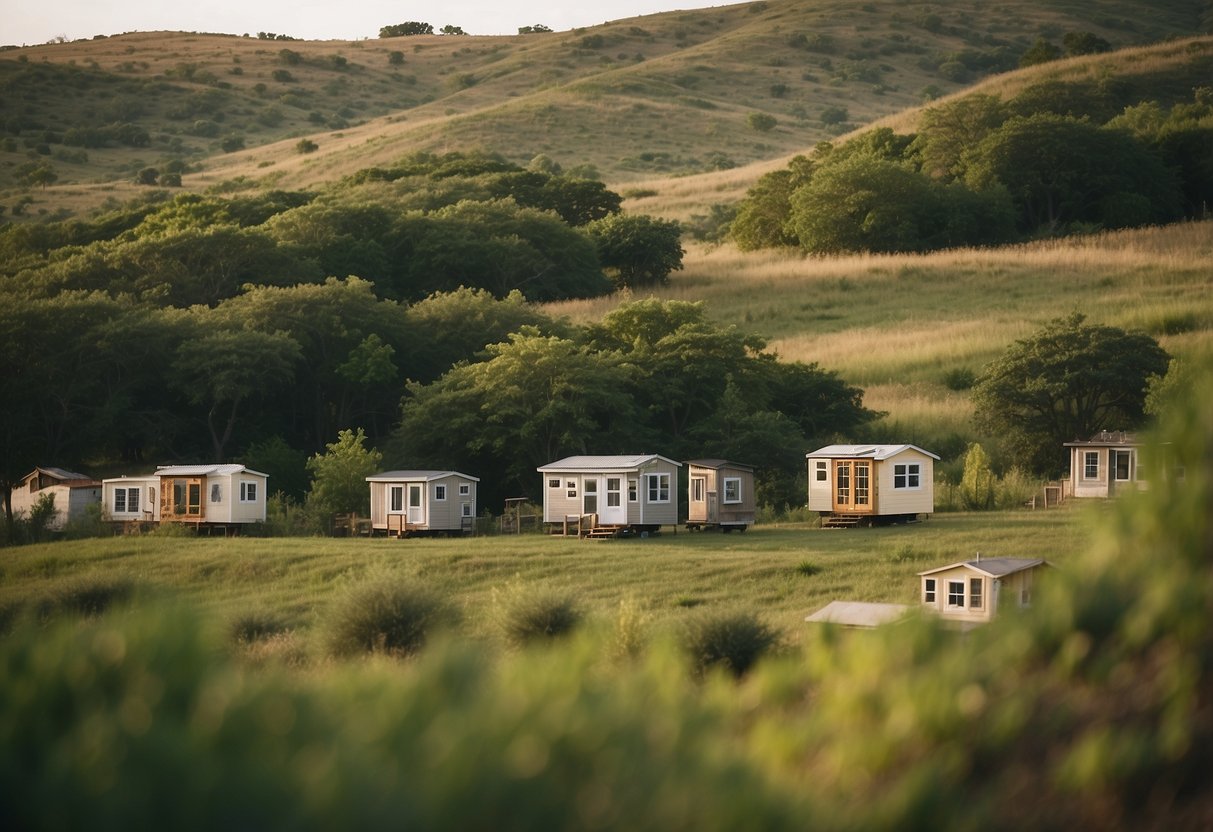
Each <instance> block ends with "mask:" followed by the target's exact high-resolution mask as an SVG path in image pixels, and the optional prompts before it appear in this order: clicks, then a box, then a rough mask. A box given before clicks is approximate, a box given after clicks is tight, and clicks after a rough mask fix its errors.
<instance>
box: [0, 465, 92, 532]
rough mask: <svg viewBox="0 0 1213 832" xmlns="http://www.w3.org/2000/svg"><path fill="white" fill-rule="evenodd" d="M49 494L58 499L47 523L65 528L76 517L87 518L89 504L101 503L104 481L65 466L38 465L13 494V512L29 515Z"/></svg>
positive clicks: (58, 527) (22, 480)
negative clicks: (101, 481)
mask: <svg viewBox="0 0 1213 832" xmlns="http://www.w3.org/2000/svg"><path fill="white" fill-rule="evenodd" d="M46 495H50V496H52V497H53V498H54V500H55V513H54V515H53V516H52V517H51V519H50V522H49V523H47V528H48V529H50V530H51V531H57V532H58V531H63V529H64V527H65V526H66V525H67V524H68V523H70V522H71V521H73V520H80V519H83V518H84V516H85V513H86V512H87V511H88V507H89V506H91V505H96V504H97V503H100V502H101V483H100V481H98V480H95V479H93V478H92V477H90V476H88V475H87V474H79V473H76V472H75V471H67V470H65V469H63V468H52V467H46V468H43V467H38V468H35V469H34V470H33V471H30V472H29V473H28V474H26V475H25V476H24V477H22V478H21V484H20V485H18V486H17V487H16V488H14V489H13V491H12V493H11V494H10V495H9V499H10V500H11V501H12V509H13V512H14V513H16V512H21V513H22V514H25V515H27V516H28V515H29V513H30V511H31V510H32V509H33V507H34V506H35V505H36V504H37V503H38V501H39V500H41V499H42V498H43V497H45V496H46Z"/></svg>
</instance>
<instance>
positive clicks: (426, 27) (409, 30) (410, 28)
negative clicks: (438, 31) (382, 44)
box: [379, 20, 434, 38]
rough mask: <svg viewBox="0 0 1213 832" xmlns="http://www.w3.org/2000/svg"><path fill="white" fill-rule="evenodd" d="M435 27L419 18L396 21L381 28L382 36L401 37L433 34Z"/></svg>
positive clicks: (380, 35) (380, 33)
mask: <svg viewBox="0 0 1213 832" xmlns="http://www.w3.org/2000/svg"><path fill="white" fill-rule="evenodd" d="M432 34H434V27H433V26H432V25H430V24H429V23H422V22H421V21H419V20H409V21H406V22H404V23H396V24H394V25H392V26H384V27H383V28H381V29H380V30H379V37H381V38H400V37H408V36H411V35H432Z"/></svg>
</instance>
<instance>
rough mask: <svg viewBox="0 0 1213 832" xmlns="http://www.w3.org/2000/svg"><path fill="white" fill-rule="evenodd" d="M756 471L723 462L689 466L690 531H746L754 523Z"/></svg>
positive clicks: (707, 461) (697, 462)
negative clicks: (710, 529)
mask: <svg viewBox="0 0 1213 832" xmlns="http://www.w3.org/2000/svg"><path fill="white" fill-rule="evenodd" d="M754 511H755V497H754V468H753V467H752V466H750V465H743V464H741V463H740V462H728V461H726V460H723V459H695V460H691V461H689V462H687V529H688V530H694V529H705V528H716V527H719V528H720V529H722V530H723V531H726V532H727V531H732V530H733V529H737V530H739V531H743V532H744V531H745V530H746V529H747V528H748V527H749V526H751V525H753V523H754Z"/></svg>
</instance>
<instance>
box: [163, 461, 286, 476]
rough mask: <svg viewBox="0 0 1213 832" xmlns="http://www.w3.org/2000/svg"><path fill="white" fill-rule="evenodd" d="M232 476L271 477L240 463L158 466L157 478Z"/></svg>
mask: <svg viewBox="0 0 1213 832" xmlns="http://www.w3.org/2000/svg"><path fill="white" fill-rule="evenodd" d="M232 474H253V475H255V476H258V477H267V478H268V477H269V475H268V474H263V473H261V472H260V471H254V470H253V469H251V468H245V467H244V466H243V465H240V464H238V463H234V462H231V463H226V464H212V465H157V466H156V472H155V476H157V477H227V476H231V475H232Z"/></svg>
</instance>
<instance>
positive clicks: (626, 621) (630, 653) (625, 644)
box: [611, 598, 651, 659]
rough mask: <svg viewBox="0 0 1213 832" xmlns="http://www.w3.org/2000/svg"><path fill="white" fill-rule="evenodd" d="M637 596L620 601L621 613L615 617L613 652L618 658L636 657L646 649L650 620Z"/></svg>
mask: <svg viewBox="0 0 1213 832" xmlns="http://www.w3.org/2000/svg"><path fill="white" fill-rule="evenodd" d="M650 618H651V616H650V615H649V614H648V613H646V612H645V611H644V610H643V609H642V608H641V606H640V603H639V602H638V601H637V600H636V599H635V598H625V599H623V600H622V601H620V602H619V614H618V615H617V616H616V618H615V634H614V639H613V640H612V642H611V653H612V654H613V655H614V657H615V658H617V659H629V658H635V657H636V656H638V655H640V653H641V651H642V650H643V649H644V645H645V640H646V636H647V630H648V625H649V620H650Z"/></svg>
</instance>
